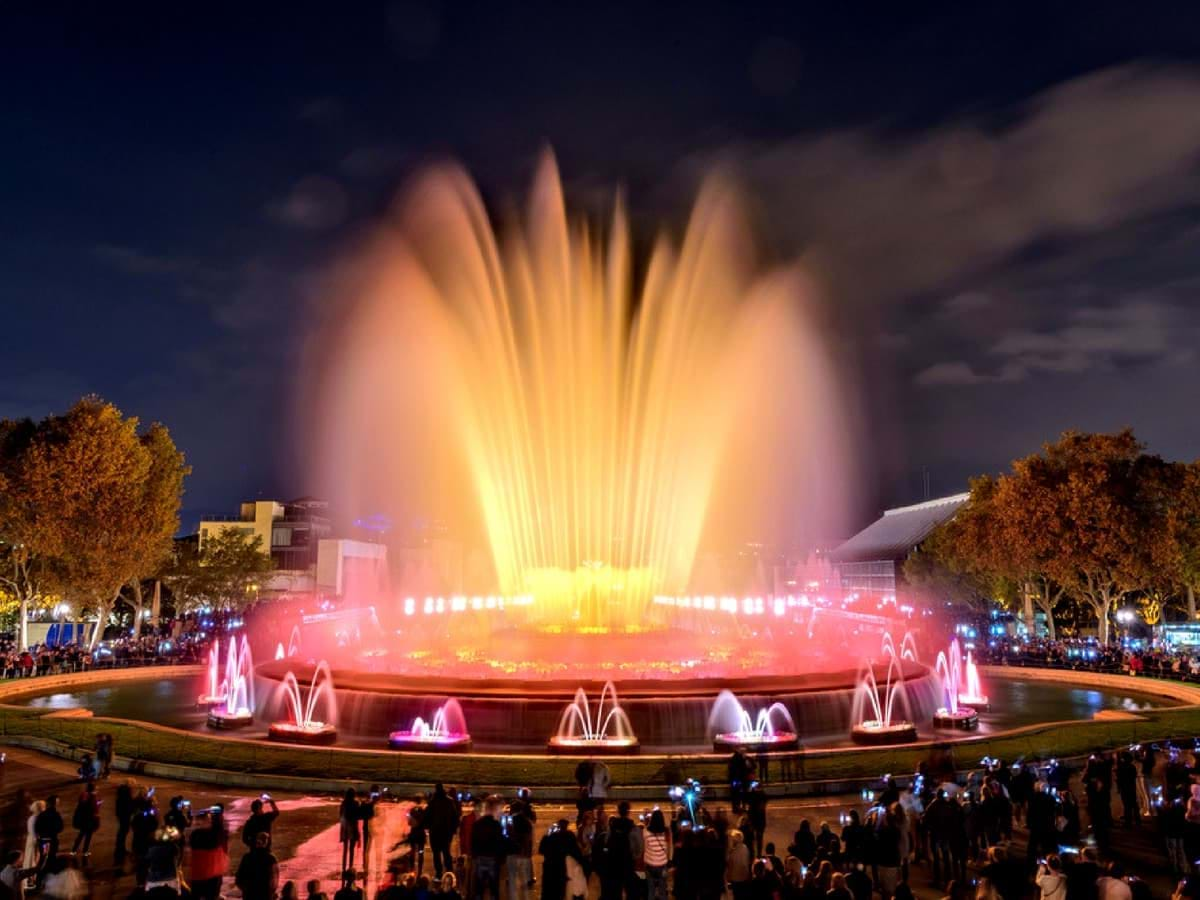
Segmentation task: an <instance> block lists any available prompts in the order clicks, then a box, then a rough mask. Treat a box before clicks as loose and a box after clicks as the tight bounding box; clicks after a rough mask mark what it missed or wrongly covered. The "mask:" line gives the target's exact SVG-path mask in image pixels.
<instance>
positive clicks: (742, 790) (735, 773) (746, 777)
mask: <svg viewBox="0 0 1200 900" xmlns="http://www.w3.org/2000/svg"><path fill="white" fill-rule="evenodd" d="M726 769H727V772H728V775H729V799H730V800H731V801H732V803H733V811H734V812H735V813H740V812H741V811H742V801H743V799H744V798H745V796H746V789H747V787H748V786H749V784H750V774H751V772H753V771H754V763H753V762H751V761H750V757H749V756H747V755H746V748H744V747H738V748H737V749H736V750H734V751H733V755H732V756H730V757H729V764H728V765H727V766H726Z"/></svg>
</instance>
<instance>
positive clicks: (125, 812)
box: [113, 779, 136, 866]
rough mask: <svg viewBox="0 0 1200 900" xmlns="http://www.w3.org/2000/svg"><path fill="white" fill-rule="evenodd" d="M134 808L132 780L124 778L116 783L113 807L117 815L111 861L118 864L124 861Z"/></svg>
mask: <svg viewBox="0 0 1200 900" xmlns="http://www.w3.org/2000/svg"><path fill="white" fill-rule="evenodd" d="M135 808H136V804H135V802H134V794H133V782H131V781H129V780H128V779H126V780H125V781H122V782H121V783H120V784H119V785H117V800H116V803H115V804H114V808H113V812H114V814H115V815H116V817H117V840H116V845H115V847H114V849H113V862H114V863H115V864H116V865H118V866H119V865H121V863H123V862H124V861H125V852H126V849H125V842H126V838H127V837H128V836H129V825H130V823H131V822H132V821H133V813H134V810H135Z"/></svg>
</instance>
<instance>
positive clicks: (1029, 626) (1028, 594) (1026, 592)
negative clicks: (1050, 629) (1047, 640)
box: [1021, 581, 1048, 637]
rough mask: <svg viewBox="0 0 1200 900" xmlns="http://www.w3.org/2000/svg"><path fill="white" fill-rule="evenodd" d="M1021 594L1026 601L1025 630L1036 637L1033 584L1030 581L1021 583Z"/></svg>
mask: <svg viewBox="0 0 1200 900" xmlns="http://www.w3.org/2000/svg"><path fill="white" fill-rule="evenodd" d="M1021 595H1022V599H1023V600H1024V601H1025V610H1024V611H1025V630H1026V631H1027V632H1029V636H1030V637H1034V636H1035V633H1034V630H1033V629H1034V618H1033V585H1031V584H1030V583H1029V582H1028V581H1026V582H1025V583H1024V584H1023V585H1021ZM1047 618H1048V617H1047Z"/></svg>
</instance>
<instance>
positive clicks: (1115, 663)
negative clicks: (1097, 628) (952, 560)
mask: <svg viewBox="0 0 1200 900" xmlns="http://www.w3.org/2000/svg"><path fill="white" fill-rule="evenodd" d="M975 655H976V657H977V658H978V659H979V661H980V662H987V663H992V664H994V665H1008V666H1039V667H1049V668H1059V669H1086V670H1089V671H1095V672H1109V673H1114V674H1124V675H1144V676H1148V677H1153V678H1173V679H1177V680H1182V681H1200V654H1198V653H1196V652H1195V651H1194V650H1193V649H1191V648H1188V647H1168V646H1163V645H1151V644H1147V643H1144V642H1141V641H1139V642H1136V643H1118V644H1107V645H1105V644H1099V643H1097V642H1096V641H1095V640H1092V639H1086V638H1084V639H1076V640H1054V641H1051V640H1047V639H1044V638H1039V639H1033V640H1026V639H1015V638H1006V639H1003V640H992V641H989V642H988V644H987V646H985V647H977V648H976V651H975Z"/></svg>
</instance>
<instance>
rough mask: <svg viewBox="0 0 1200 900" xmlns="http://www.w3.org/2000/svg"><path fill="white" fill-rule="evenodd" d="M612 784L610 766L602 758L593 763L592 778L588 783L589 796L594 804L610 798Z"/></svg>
mask: <svg viewBox="0 0 1200 900" xmlns="http://www.w3.org/2000/svg"><path fill="white" fill-rule="evenodd" d="M611 786H612V776H611V775H610V774H609V771H608V766H606V765H605V764H604V763H603V762H601V761H600V760H597V761H596V762H594V763H592V780H591V782H589V784H588V797H589V798H590V800H591V803H592V805H593V806H594V805H596V804H598V803H603V802H604V801H605V800H606V799H607V798H608V789H609V787H611Z"/></svg>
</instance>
